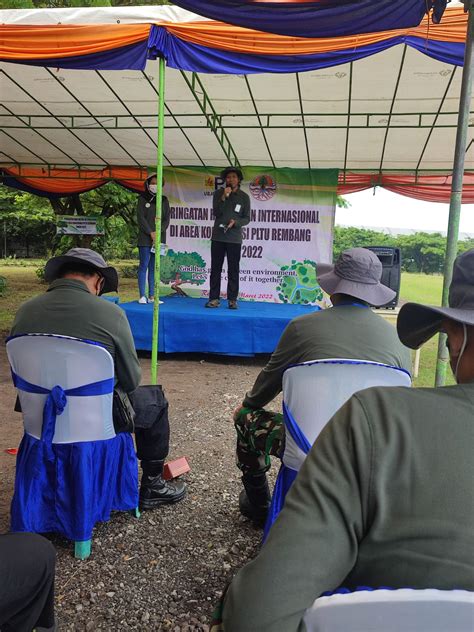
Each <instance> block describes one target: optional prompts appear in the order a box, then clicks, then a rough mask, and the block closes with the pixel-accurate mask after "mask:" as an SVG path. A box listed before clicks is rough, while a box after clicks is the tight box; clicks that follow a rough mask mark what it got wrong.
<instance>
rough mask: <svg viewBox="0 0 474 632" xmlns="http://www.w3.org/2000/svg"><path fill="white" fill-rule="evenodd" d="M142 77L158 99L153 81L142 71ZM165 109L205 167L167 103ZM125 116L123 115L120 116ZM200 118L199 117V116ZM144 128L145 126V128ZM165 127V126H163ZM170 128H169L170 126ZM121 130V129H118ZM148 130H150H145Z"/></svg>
mask: <svg viewBox="0 0 474 632" xmlns="http://www.w3.org/2000/svg"><path fill="white" fill-rule="evenodd" d="M141 73H142V75H143V76H144V77H145V79H146V80H147V81H148V84H149V86H150V87H151V89H152V90H153V91H154V93H155V94H156V96H157V97H158V99H159V98H160V95H159V93H158V90H157V89H156V86H155V84H154V83H153V81H151V79H150V77H149V76H148V75H147V74H146V72H145V71H144V70H142V71H141ZM165 109H166V111H167V112H168V114H169V115H170V116H171V117H172V119H173V120H174V122H175V123H176V127H177V128H179V129H180V130H181V131H182V133H183V136H184V138H185V139H186V140H187V141H188V143H189V145H190V147H191V149H192V150H193V152H194V153H195V154H196V157H197V159H198V160H199V162H200V163H201V164H202V166H203V167H205V166H206V163H205V162H204V160H203V159H202V158H201V155H200V154H199V152H198V150H197V149H196V147H194V145H193V143H192V142H191V139H190V138H189V136H188V135H187V134H186V132H185V131H184V129H183V128H182V127H181V126H180V124H179V123H178V119H177V118H176V116H175V115H174V114H173V112H172V111H171V109H170V107H169V106H168V104H167V103H165ZM122 116H125V115H122ZM199 116H201V115H199ZM137 118H141V117H140V116H137ZM115 125H116V127H115V129H117V128H118V126H117V120H116V121H115ZM145 127H146V126H145ZM165 127H166V125H165ZM170 128H171V126H170ZM120 129H123V128H120ZM147 129H150V128H147Z"/></svg>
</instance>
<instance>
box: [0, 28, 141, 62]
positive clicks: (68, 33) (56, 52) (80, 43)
mask: <svg viewBox="0 0 474 632" xmlns="http://www.w3.org/2000/svg"><path fill="white" fill-rule="evenodd" d="M150 28H151V26H150V24H75V25H68V24H55V25H52V26H23V25H2V26H0V57H1V58H2V59H14V60H17V61H19V60H22V59H54V58H56V57H76V56H79V55H90V54H91V53H99V52H104V51H107V50H113V49H115V48H120V47H122V46H128V45H130V44H136V43H138V42H141V41H144V40H147V39H148V35H149V32H150Z"/></svg>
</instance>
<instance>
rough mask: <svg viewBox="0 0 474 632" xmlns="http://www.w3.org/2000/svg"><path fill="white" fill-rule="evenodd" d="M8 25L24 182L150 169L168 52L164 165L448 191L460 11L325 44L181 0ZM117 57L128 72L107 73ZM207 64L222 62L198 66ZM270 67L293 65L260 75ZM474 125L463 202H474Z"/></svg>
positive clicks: (4, 77)
mask: <svg viewBox="0 0 474 632" xmlns="http://www.w3.org/2000/svg"><path fill="white" fill-rule="evenodd" d="M0 23H3V26H0V36H1V41H2V42H3V48H1V49H0V59H3V60H5V61H2V62H0V73H1V74H0V82H1V83H0V93H1V103H0V139H1V141H0V166H1V167H3V168H4V169H6V170H7V173H9V174H10V175H12V176H14V177H15V178H17V182H18V181H21V180H22V178H24V183H26V178H27V176H28V175H29V176H31V175H37V176H39V177H38V181H41V178H44V181H45V184H44V187H46V189H45V190H47V185H46V182H47V180H48V178H47V177H46V176H52V175H54V176H55V177H58V176H62V177H63V178H64V177H66V178H67V177H68V173H69V177H71V178H75V177H80V178H83V179H84V178H86V177H87V174H88V170H91V169H94V170H98V169H99V170H102V169H103V168H108V167H120V168H121V167H130V168H133V170H132V171H131V172H127V173H126V174H124V173H123V172H122V173H121V176H120V177H119V178H118V179H122V180H127V179H128V180H132V181H133V180H136V181H139V180H142V179H143V177H144V173H145V172H144V169H143V168H144V167H146V166H147V165H151V164H154V163H155V161H156V155H157V141H156V136H157V133H156V131H157V130H156V128H157V115H156V110H157V105H156V104H157V98H158V82H157V76H158V61H156V60H153V59H148V60H147V59H146V58H147V57H150V56H151V57H153V56H157V55H164V56H165V58H166V60H167V64H168V66H171V67H169V69H168V70H167V75H166V109H165V145H164V164H165V165H168V166H171V167H179V166H182V165H201V166H224V165H227V164H229V163H233V164H240V165H242V166H245V165H249V166H250V165H259V166H262V167H296V168H308V167H309V168H312V169H317V168H334V167H335V168H339V169H340V170H341V178H340V183H341V191H343V192H348V191H349V190H360V189H361V188H365V187H368V186H373V185H374V184H381V185H384V184H387V182H388V186H395V185H397V186H398V187H399V188H398V189H397V190H398V192H401V193H405V194H409V195H413V196H414V197H424V199H431V200H437V201H447V199H449V183H450V181H449V174H450V173H451V171H452V164H453V155H454V144H455V134H456V124H457V112H458V106H459V92H460V81H461V72H460V69H459V68H458V66H459V65H460V64H461V63H462V57H463V49H464V46H463V43H462V42H463V40H464V37H465V32H466V23H467V20H466V16H465V14H464V13H463V11H462V8H460V7H459V6H458V7H453V8H450V9H448V10H447V11H446V12H445V16H444V18H443V22H442V23H441V24H440V25H433V24H432V23H431V22H430V20H429V19H428V17H426V18H425V19H424V21H423V22H422V24H421V25H420V26H419V27H415V29H399V30H397V31H390V32H381V33H369V34H362V35H359V36H356V37H352V36H344V37H338V38H326V39H321V38H319V39H312V38H298V37H291V36H279V35H272V34H269V33H260V32H257V31H251V30H248V29H245V28H241V27H231V26H229V25H226V24H222V23H216V22H211V21H208V20H206V19H204V18H202V17H199V16H196V15H193V14H190V13H189V12H188V11H185V10H183V9H179V8H177V7H126V8H122V9H119V8H114V9H110V8H103V9H99V8H94V9H58V10H22V11H0ZM58 23H60V24H58ZM68 29H69V30H68ZM71 29H72V30H71ZM124 29H125V30H124ZM137 47H138V48H137ZM143 51H144V52H143ZM196 51H198V52H199V55H198V54H197V52H196ZM249 51H254V52H249ZM119 59H120V63H119V64H118V65H119V66H120V65H122V66H123V68H122V69H118V70H107V69H104V68H110V67H113V65H112V66H111V64H113V62H114V60H115V62H117V60H119ZM78 60H79V62H78ZM206 60H207V61H206ZM341 60H342V61H344V60H345V63H340V62H341ZM72 62H74V64H76V65H75V66H74V65H72V66H71V64H72ZM181 62H182V63H181ZM204 63H205V64H207V66H206V67H205V68H204V70H207V71H208V72H207V73H206V74H204V73H198V72H195V70H196V69H197V70H199V69H202V68H201V67H202V65H203V64H204ZM40 64H41V65H40ZM46 64H47V65H48V66H50V67H45V65H46ZM81 64H82V65H81ZM140 64H142V65H143V68H141V66H140ZM193 64H195V65H194V66H193ZM265 65H267V66H269V69H271V67H272V65H273V66H277V67H278V68H277V71H278V72H283V71H287V72H285V74H278V75H275V74H273V73H269V72H263V73H258V72H257V71H258V69H259V68H261V67H265ZM63 66H69V67H66V68H64V67H63ZM173 66H178V67H177V68H176V67H173ZM73 67H74V68H82V69H71V68H73ZM84 68H90V70H85V69H84ZM129 68H136V69H134V70H131V69H129ZM213 68H219V69H221V72H219V73H215V72H214V73H213V72H209V71H210V70H212V69H213ZM232 68H233V69H234V71H235V73H236V74H224V73H228V72H230V71H231V70H232ZM291 68H293V70H297V72H295V71H293V72H288V69H291ZM305 68H307V71H306V72H300V70H302V69H305ZM242 70H243V72H241V71H242ZM244 73H245V74H244ZM252 73H253V74H252ZM471 110H472V108H471ZM473 125H474V118H473V119H471V124H470V129H469V141H468V150H467V155H466V169H467V171H468V174H467V178H466V185H465V197H464V199H465V201H474V144H473V140H472V138H473V134H472V126H473ZM32 168H33V169H39V171H36V172H35V171H33V172H32V171H28V169H30V170H31V169H32ZM52 169H56V171H54V173H52V172H51V170H52ZM69 169H72V170H74V171H70V172H68V173H66V171H65V170H69ZM362 172H364V174H363V175H362ZM395 173H396V174H399V175H398V176H395V175H394V174H395ZM357 174H360V175H357ZM427 174H431V175H433V176H436V180H434V179H432V180H427V179H426V178H425V176H426V175H427ZM130 175H132V177H131V178H128V176H130ZM96 176H97V174H96ZM107 177H114V176H113V175H112V174H111V173H110V172H109V175H108V174H107V171H101V172H100V173H99V174H98V177H97V178H96V179H99V180H100V179H101V178H107ZM390 177H391V178H392V181H391V183H390V182H389V181H387V178H388V179H389V180H390ZM393 178H395V181H394V180H393ZM423 178H425V179H424V180H423ZM384 179H385V180H384ZM356 181H357V184H355V183H356ZM37 184H38V182H36V184H35V187H36V188H41V186H36V185H37ZM349 185H351V186H352V189H351V188H350V186H349ZM408 185H409V186H408ZM96 186H97V185H96ZM344 186H345V187H346V188H345V189H344ZM420 186H421V189H420ZM348 187H349V188H348ZM394 190H395V189H394ZM420 191H421V192H420ZM423 191H424V193H423ZM443 191H444V192H443Z"/></svg>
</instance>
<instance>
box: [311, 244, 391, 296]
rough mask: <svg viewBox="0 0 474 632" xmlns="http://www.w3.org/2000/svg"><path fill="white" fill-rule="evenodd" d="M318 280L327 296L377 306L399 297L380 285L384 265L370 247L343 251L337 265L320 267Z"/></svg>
mask: <svg viewBox="0 0 474 632" xmlns="http://www.w3.org/2000/svg"><path fill="white" fill-rule="evenodd" d="M317 277H318V282H319V285H320V286H321V287H322V288H323V290H324V291H325V292H326V293H327V294H330V295H331V294H349V296H353V297H354V298H358V299H359V300H361V301H364V302H365V303H369V305H374V306H375V307H379V306H380V305H385V304H386V303H389V302H390V301H392V300H393V299H394V298H395V296H396V294H397V293H396V292H394V291H393V290H391V289H390V288H388V287H387V286H386V285H383V284H382V283H381V282H380V279H381V278H382V264H381V262H380V260H379V258H378V257H377V255H376V254H374V253H373V252H372V251H371V250H368V249H367V248H350V249H349V250H344V252H342V253H341V255H340V257H339V259H338V260H337V261H336V263H335V264H334V265H330V264H324V263H320V264H318V265H317Z"/></svg>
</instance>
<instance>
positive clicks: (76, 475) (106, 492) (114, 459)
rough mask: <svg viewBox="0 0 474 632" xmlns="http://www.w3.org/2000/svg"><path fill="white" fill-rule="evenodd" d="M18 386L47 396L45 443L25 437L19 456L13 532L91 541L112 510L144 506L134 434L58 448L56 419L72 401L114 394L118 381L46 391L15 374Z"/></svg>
mask: <svg viewBox="0 0 474 632" xmlns="http://www.w3.org/2000/svg"><path fill="white" fill-rule="evenodd" d="M12 376H13V382H14V384H15V386H16V387H17V388H18V389H20V390H23V391H26V392H28V393H36V394H43V395H47V398H46V401H45V404H44V408H43V426H42V432H41V439H36V438H34V437H32V436H31V435H28V434H26V433H25V435H24V436H23V439H22V441H21V444H20V448H19V451H18V457H17V464H16V477H15V493H14V496H13V500H12V507H11V528H12V531H31V532H35V533H47V532H55V533H60V534H62V535H63V536H65V537H66V538H69V539H71V540H75V541H81V540H89V539H90V538H91V536H92V530H93V528H94V524H95V523H96V522H99V521H106V520H108V519H109V518H110V512H111V511H112V510H122V511H125V510H132V509H134V508H135V507H137V503H138V471H137V460H136V455H135V450H134V445H133V440H132V437H131V435H130V434H127V433H123V434H119V435H117V436H116V437H114V438H112V439H108V440H104V441H84V442H78V443H67V444H53V443H52V440H53V437H54V432H55V427H56V418H57V417H58V416H60V415H61V414H62V413H63V411H64V408H65V407H66V405H67V398H68V396H75V397H88V396H89V397H90V396H95V395H104V394H108V393H112V391H113V388H114V379H113V378H110V379H106V380H101V381H99V382H93V383H91V384H85V385H83V386H80V387H77V388H71V389H66V390H64V389H63V388H62V387H61V386H59V385H56V386H54V387H53V388H52V389H46V388H43V387H41V386H37V385H36V384H31V383H30V382H27V381H26V380H24V379H23V378H21V377H20V376H18V375H16V374H15V373H13V372H12Z"/></svg>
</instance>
